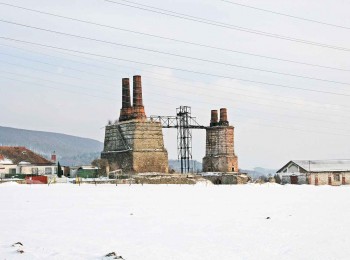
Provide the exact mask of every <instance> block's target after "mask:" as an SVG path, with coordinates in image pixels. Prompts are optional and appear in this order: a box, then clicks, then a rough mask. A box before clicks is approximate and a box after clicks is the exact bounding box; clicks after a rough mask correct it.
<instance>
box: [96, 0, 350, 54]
mask: <svg viewBox="0 0 350 260" xmlns="http://www.w3.org/2000/svg"><path fill="white" fill-rule="evenodd" d="M102 1H105V2H109V3H112V4H117V5H123V6H128V7H131V8H136V9H140V10H144V11H148V12H152V13H157V14H162V15H167V16H172V17H176V18H179V19H184V20H189V21H194V22H198V23H204V24H209V25H213V26H216V27H222V28H227V29H231V30H237V31H241V32H246V33H251V34H257V35H262V36H266V37H272V38H277V39H281V40H286V41H292V42H298V43H302V44H308V45H313V46H318V47H323V48H328V49H334V50H339V51H347V52H348V51H350V49H349V48H345V47H340V46H335V45H330V44H325V43H320V42H314V41H308V40H304V39H299V38H293V37H289V36H284V35H280V34H275V33H268V32H264V31H258V30H253V29H249V28H246V27H240V26H236V25H232V24H227V23H222V22H218V21H214V20H209V19H205V18H201V17H196V16H192V15H187V14H183V13H179V12H174V11H170V10H166V9H161V8H157V7H153V6H149V5H143V4H140V3H135V2H131V1H126V0H119V1H123V2H127V3H131V4H133V5H130V4H125V3H120V2H115V1H112V0H102ZM137 5H138V6H137ZM140 6H142V7H140ZM149 8H151V9H149ZM152 9H153V10H152ZM159 10H160V11H159Z"/></svg>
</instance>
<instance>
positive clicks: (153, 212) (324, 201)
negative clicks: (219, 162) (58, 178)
mask: <svg viewBox="0 0 350 260" xmlns="http://www.w3.org/2000/svg"><path fill="white" fill-rule="evenodd" d="M349 194H350V186H341V187H330V186H319V187H315V186H306V185H303V186H296V185H295V186H294V185H286V186H280V185H253V184H252V185H233V186H216V185H203V184H202V185H143V186H142V185H131V186H129V185H118V186H115V185H97V186H95V185H91V184H85V185H81V186H78V185H73V184H56V185H50V186H47V185H10V184H2V185H0V205H1V209H0V259H75V260H76V259H105V258H103V256H104V255H105V254H107V253H110V252H113V251H114V252H116V253H117V254H118V255H122V256H123V258H124V259H126V260H141V259H142V260H147V259H152V260H153V259H162V260H167V259H189V260H196V259H199V260H205V259H220V260H222V259H349V256H350V247H349V244H350V200H349ZM267 217H269V218H270V219H267ZM16 242H22V243H23V247H21V246H17V247H11V245H12V244H13V243H16ZM18 248H22V249H23V251H24V253H23V254H19V253H17V252H16V250H17V249H18Z"/></svg>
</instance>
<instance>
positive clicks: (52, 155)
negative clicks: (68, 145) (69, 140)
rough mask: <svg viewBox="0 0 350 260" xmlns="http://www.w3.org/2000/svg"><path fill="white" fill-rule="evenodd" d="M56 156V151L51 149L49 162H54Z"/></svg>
mask: <svg viewBox="0 0 350 260" xmlns="http://www.w3.org/2000/svg"><path fill="white" fill-rule="evenodd" d="M56 160H57V157H56V152H55V151H53V153H52V154H51V162H53V163H56Z"/></svg>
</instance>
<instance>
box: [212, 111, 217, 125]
mask: <svg viewBox="0 0 350 260" xmlns="http://www.w3.org/2000/svg"><path fill="white" fill-rule="evenodd" d="M216 125H218V111H217V110H212V111H211V118H210V126H216Z"/></svg>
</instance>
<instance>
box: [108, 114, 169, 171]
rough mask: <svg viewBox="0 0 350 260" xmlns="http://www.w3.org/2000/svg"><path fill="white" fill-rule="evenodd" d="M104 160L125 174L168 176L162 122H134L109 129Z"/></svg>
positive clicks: (123, 123)
mask: <svg viewBox="0 0 350 260" xmlns="http://www.w3.org/2000/svg"><path fill="white" fill-rule="evenodd" d="M101 158H105V159H107V160H108V161H109V162H110V163H115V164H117V165H118V166H119V167H120V168H121V169H123V170H124V171H131V172H137V173H139V172H168V153H167V151H166V149H165V148H164V141H163V133H162V126H161V124H160V123H159V122H152V121H147V120H130V121H124V122H120V123H119V124H114V125H109V126H106V133H105V143H104V151H103V152H102V154H101Z"/></svg>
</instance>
